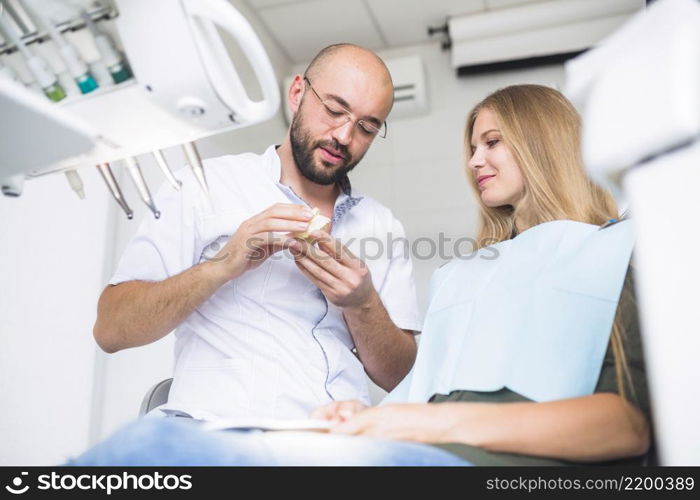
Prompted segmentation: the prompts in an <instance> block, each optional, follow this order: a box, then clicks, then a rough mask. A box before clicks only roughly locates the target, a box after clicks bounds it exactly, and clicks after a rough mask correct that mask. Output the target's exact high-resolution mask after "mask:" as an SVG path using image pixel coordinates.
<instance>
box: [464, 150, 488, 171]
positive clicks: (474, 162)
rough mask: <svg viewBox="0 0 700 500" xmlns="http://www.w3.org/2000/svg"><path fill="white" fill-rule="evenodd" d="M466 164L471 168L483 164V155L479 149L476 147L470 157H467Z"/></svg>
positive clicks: (473, 168) (474, 168)
mask: <svg viewBox="0 0 700 500" xmlns="http://www.w3.org/2000/svg"><path fill="white" fill-rule="evenodd" d="M467 166H468V167H469V168H471V169H472V170H476V169H478V168H480V167H483V166H484V155H483V153H482V152H481V151H479V150H478V149H477V150H475V151H474V152H473V153H472V157H471V158H469V161H468V162H467Z"/></svg>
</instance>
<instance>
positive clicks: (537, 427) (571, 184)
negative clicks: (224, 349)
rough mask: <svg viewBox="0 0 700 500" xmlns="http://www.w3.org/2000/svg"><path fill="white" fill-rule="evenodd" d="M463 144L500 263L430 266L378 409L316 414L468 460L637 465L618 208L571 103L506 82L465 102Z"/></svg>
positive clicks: (644, 445) (638, 432)
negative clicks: (587, 156)
mask: <svg viewBox="0 0 700 500" xmlns="http://www.w3.org/2000/svg"><path fill="white" fill-rule="evenodd" d="M465 150H466V155H467V174H468V177H469V180H470V184H471V185H472V187H473V189H474V191H475V193H476V195H477V199H478V202H479V205H480V209H481V210H480V212H481V216H480V219H481V220H480V229H479V238H478V240H479V241H480V242H482V244H486V243H489V244H493V243H494V242H496V243H497V244H495V245H493V246H492V247H491V248H494V249H499V250H500V251H501V253H502V254H503V257H502V258H504V259H505V262H503V263H501V267H496V265H495V264H493V263H488V265H486V266H485V267H484V264H483V263H480V262H479V258H472V259H470V260H465V261H462V262H459V261H455V262H452V263H450V264H448V265H447V266H445V267H444V268H443V269H440V270H438V272H436V275H435V276H434V278H433V284H432V290H433V291H432V295H431V304H430V308H429V310H428V312H427V315H426V323H425V325H424V329H423V339H422V340H421V344H420V347H419V351H418V358H417V361H416V365H415V366H414V369H413V371H412V373H411V374H409V377H407V379H405V380H404V382H402V384H401V385H400V386H399V387H398V388H397V389H396V390H394V391H393V392H392V393H391V394H390V395H389V397H388V398H387V400H385V402H384V404H383V405H381V406H379V407H377V408H369V409H364V408H362V407H361V406H360V405H358V404H357V403H352V402H347V403H345V402H343V403H334V404H332V405H330V406H327V407H324V408H322V409H320V410H318V411H317V412H316V416H317V417H323V418H329V419H336V420H339V421H341V422H342V423H341V424H340V425H338V426H337V427H336V428H335V429H334V431H333V432H336V433H343V434H351V435H362V436H371V437H376V438H389V439H398V440H407V441H417V442H423V443H434V444H438V446H441V447H443V448H445V449H448V450H450V451H452V452H453V453H455V454H457V455H459V456H461V457H463V458H465V459H466V460H468V461H470V462H472V463H475V464H506V465H518V464H544V465H546V464H552V465H555V464H564V463H573V462H578V463H581V462H585V463H592V462H609V461H618V462H617V463H639V461H640V460H641V456H642V455H644V454H646V453H647V451H648V450H649V448H650V441H651V438H650V410H649V401H648V395H647V386H646V381H645V374H644V365H643V360H642V352H641V345H640V337H639V326H638V323H637V314H636V306H635V302H634V297H633V285H632V281H631V279H632V276H631V272H630V271H629V269H628V264H629V252H631V240H630V237H629V234H627V235H622V233H623V232H624V231H627V232H629V228H625V227H624V225H625V224H629V222H623V223H618V224H615V222H616V221H617V219H618V218H619V215H618V210H617V207H616V204H615V202H614V200H613V199H612V197H611V196H610V195H609V194H608V193H607V192H605V191H604V190H603V189H601V188H600V187H598V186H596V185H595V184H594V183H593V182H591V181H590V180H589V179H588V178H587V177H586V175H585V172H584V169H583V167H582V162H581V157H580V121H579V116H578V114H577V112H576V111H575V109H574V108H573V106H572V105H571V104H570V103H569V102H568V101H567V100H566V98H565V97H564V96H563V95H561V94H560V93H559V92H557V91H556V90H553V89H551V88H547V87H543V86H538V85H518V86H512V87H508V88H504V89H501V90H499V91H497V92H495V93H493V94H491V95H490V96H488V97H487V98H486V99H484V100H483V101H482V102H481V103H479V104H478V105H477V106H476V107H475V108H474V109H473V110H472V111H471V113H470V114H469V116H468V120H467V127H466V134H465ZM599 226H600V227H604V229H599ZM616 233H617V234H616ZM525 240H528V241H525ZM597 240H600V241H597ZM499 242H500V243H499ZM517 251H524V252H531V254H530V255H519V256H518V255H513V253H514V252H517ZM484 258H486V257H484ZM499 258H501V257H499ZM499 258H497V259H495V260H494V262H497V261H498V260H499ZM518 259H519V260H518ZM613 261H615V263H613ZM509 266H510V267H509ZM481 268H483V269H481ZM533 268H534V269H533ZM602 268H605V269H602ZM499 273H500V278H501V280H500V281H499V279H498V278H499ZM480 279H482V280H484V281H489V280H490V282H489V283H488V284H487V285H483V284H482V283H481V282H479V280H480ZM450 282H452V286H450ZM620 290H621V292H620ZM618 297H619V301H618ZM437 302H440V304H437ZM606 308H607V309H606ZM480 313H481V318H480V317H479V314H480ZM484 316H485V317H484ZM513 316H515V318H513ZM613 318H614V319H613ZM493 337H496V338H495V339H494V338H493ZM479 339H481V340H479ZM483 339H486V340H483ZM459 351H461V353H459ZM465 351H468V352H465ZM455 352H458V354H455ZM504 352H505V354H504ZM496 365H497V366H496ZM494 366H496V367H495V368H494ZM470 370H471V371H470ZM474 371H476V373H473V372H474ZM484 372H486V373H484ZM504 372H505V373H504ZM402 386H403V387H402ZM513 387H517V388H518V389H519V390H515V389H514V388H513ZM523 393H525V394H523ZM528 395H529V396H530V397H528ZM535 401H539V402H535ZM392 402H399V403H393V404H392ZM424 403H442V404H424Z"/></svg>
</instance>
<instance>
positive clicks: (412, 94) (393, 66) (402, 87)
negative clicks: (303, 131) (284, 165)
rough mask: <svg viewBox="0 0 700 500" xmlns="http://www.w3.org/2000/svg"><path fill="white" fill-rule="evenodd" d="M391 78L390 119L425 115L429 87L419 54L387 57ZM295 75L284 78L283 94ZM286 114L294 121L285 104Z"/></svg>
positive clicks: (285, 93) (284, 94)
mask: <svg viewBox="0 0 700 500" xmlns="http://www.w3.org/2000/svg"><path fill="white" fill-rule="evenodd" d="M384 62H385V63H386V65H387V67H388V68H389V72H390V73H391V78H392V80H393V81H394V107H393V108H392V110H391V113H390V114H389V117H388V120H398V119H401V118H410V117H416V116H421V115H425V114H427V113H428V89H427V85H426V76H425V68H424V67H423V61H422V59H421V58H420V57H418V56H407V57H397V58H393V59H385V60H384ZM293 78H294V77H293V76H288V77H287V78H285V79H284V83H283V88H282V95H283V96H286V95H287V90H288V89H289V86H290V85H291V84H292V79H293ZM284 115H285V117H286V119H287V123H288V124H289V123H291V121H292V113H291V111H289V106H287V105H286V104H285V106H284Z"/></svg>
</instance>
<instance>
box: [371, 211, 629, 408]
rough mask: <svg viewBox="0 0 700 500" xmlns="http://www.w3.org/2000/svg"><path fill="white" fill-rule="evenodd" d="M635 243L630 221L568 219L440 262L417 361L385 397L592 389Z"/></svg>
mask: <svg viewBox="0 0 700 500" xmlns="http://www.w3.org/2000/svg"><path fill="white" fill-rule="evenodd" d="M632 246H633V234H632V224H631V222H630V221H623V222H619V223H616V224H614V225H612V226H610V227H607V228H605V229H601V228H600V227H599V226H594V225H591V224H585V223H581V222H574V221H569V220H560V221H553V222H546V223H543V224H540V225H538V226H535V227H533V228H530V229H528V230H527V231H525V232H523V233H521V234H519V235H518V236H516V237H515V238H513V239H511V240H507V241H502V242H500V243H498V244H496V245H493V246H490V247H485V248H482V249H480V250H479V251H477V252H475V253H473V254H470V255H469V256H468V257H469V258H467V257H466V256H465V257H461V258H458V259H455V260H453V261H451V262H450V263H448V264H447V265H445V266H443V267H442V268H440V269H438V270H437V271H435V273H434V274H433V278H432V281H431V293H430V305H429V307H428V311H427V313H426V316H425V322H424V325H423V332H422V335H421V340H420V346H419V349H418V356H417V358H416V363H415V365H414V366H413V369H412V370H411V372H410V373H409V374H408V375H407V376H406V378H405V379H404V380H403V381H402V382H401V383H400V384H399V385H398V386H397V387H396V388H395V389H394V390H393V391H392V392H391V393H390V394H389V395H388V396H387V397H386V398H385V399H384V401H383V402H382V404H385V403H395V402H427V401H428V400H429V399H430V398H431V397H432V396H433V395H434V394H449V393H450V392H452V391H455V390H470V391H487V392H490V391H497V390H500V389H502V388H504V387H506V388H508V389H510V390H512V391H514V392H517V393H519V394H521V395H523V396H525V397H527V398H529V399H531V400H533V401H538V402H542V401H553V400H558V399H565V398H572V397H578V396H584V395H589V394H592V393H593V391H594V389H595V386H596V383H597V381H598V377H599V376H600V370H601V367H602V363H603V358H604V356H605V352H606V350H607V346H608V342H609V339H610V332H611V329H612V324H613V320H614V318H615V311H616V309H617V303H618V300H619V297H620V292H621V290H622V285H623V282H624V278H625V274H626V272H627V267H628V264H629V260H630V256H631V252H632Z"/></svg>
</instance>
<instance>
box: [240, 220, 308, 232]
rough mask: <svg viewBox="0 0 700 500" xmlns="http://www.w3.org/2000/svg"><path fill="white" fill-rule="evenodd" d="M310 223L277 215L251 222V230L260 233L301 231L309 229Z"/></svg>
mask: <svg viewBox="0 0 700 500" xmlns="http://www.w3.org/2000/svg"><path fill="white" fill-rule="evenodd" d="M308 227H309V223H308V221H307V222H304V221H298V220H288V219H281V218H276V217H270V218H266V219H260V220H257V221H254V222H253V223H252V224H251V232H252V233H253V234H259V233H269V232H278V233H301V232H304V231H306V230H307V229H308Z"/></svg>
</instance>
